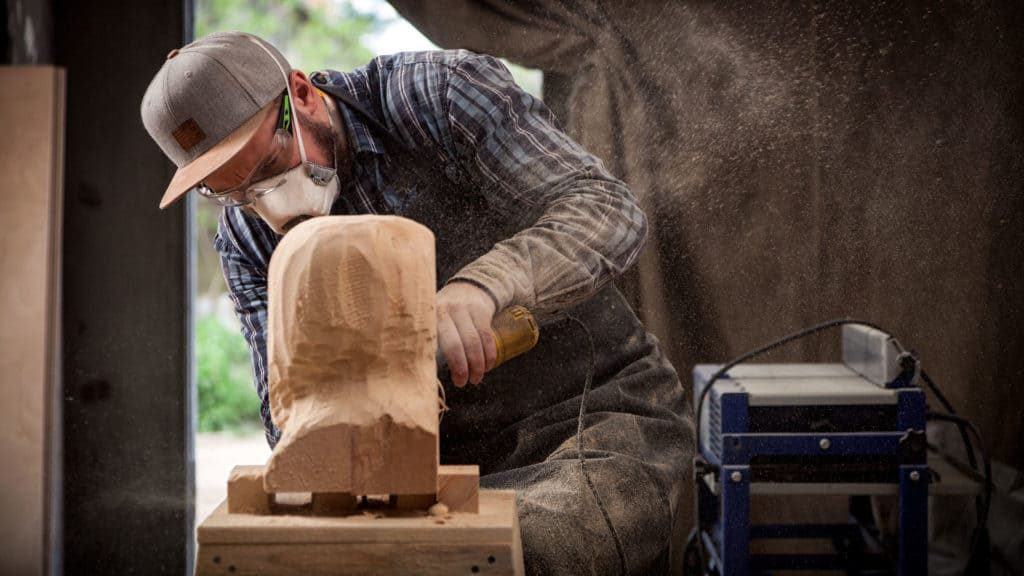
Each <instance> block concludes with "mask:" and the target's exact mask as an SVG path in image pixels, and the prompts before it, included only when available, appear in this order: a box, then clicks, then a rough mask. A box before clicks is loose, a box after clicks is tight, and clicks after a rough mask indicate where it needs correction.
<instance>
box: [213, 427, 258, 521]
mask: <svg viewBox="0 0 1024 576" xmlns="http://www.w3.org/2000/svg"><path fill="white" fill-rule="evenodd" d="M269 457H270V447H269V446H267V440H266V438H265V437H264V436H263V431H262V430H257V431H254V432H251V433H247V434H237V433H230V432H212V433H203V434H197V435H196V525H198V524H199V523H200V522H202V521H203V519H204V518H206V517H207V516H208V515H209V514H210V512H213V509H214V508H216V507H217V505H218V504H220V503H221V501H222V500H224V498H225V497H226V496H227V481H228V474H230V473H231V469H232V468H233V467H235V466H236V465H239V464H264V463H265V462H266V461H267V458H269Z"/></svg>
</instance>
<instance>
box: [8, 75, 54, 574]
mask: <svg viewBox="0 0 1024 576" xmlns="http://www.w3.org/2000/svg"><path fill="white" fill-rule="evenodd" d="M63 122H64V73H63V71H62V70H60V69H58V68H53V67H26V68H20V67H15V68H0V134H3V135H4V137H3V138H2V139H0V573H4V574H24V575H31V574H44V573H46V572H47V568H48V562H47V549H48V543H49V542H50V541H51V539H52V537H53V531H52V530H51V528H50V527H51V525H52V524H51V522H52V518H53V514H52V513H53V510H52V509H51V507H50V502H51V501H52V495H53V490H52V488H51V486H52V484H51V482H52V481H53V480H54V479H55V475H56V470H54V469H53V467H51V466H50V462H51V461H53V462H56V461H57V460H56V459H55V453H54V451H55V446H54V445H53V444H52V441H53V440H55V439H57V438H59V435H58V434H57V433H56V429H55V426H56V425H58V423H59V419H58V418H56V417H55V416H56V415H55V413H54V412H53V410H54V408H55V403H54V402H55V400H56V399H57V398H59V396H58V381H59V374H60V372H59V358H60V350H59V342H60V338H59V324H58V322H59V318H60V315H59V308H60V293H59V288H60V281H59V280H60V245H61V243H60V232H61V204H62V193H61V179H62V175H63V158H62V154H63Z"/></svg>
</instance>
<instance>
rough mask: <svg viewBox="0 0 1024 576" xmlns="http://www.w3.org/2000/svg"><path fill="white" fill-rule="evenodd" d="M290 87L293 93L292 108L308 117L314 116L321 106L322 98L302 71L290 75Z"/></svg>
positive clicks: (293, 71) (295, 71) (292, 72)
mask: <svg viewBox="0 0 1024 576" xmlns="http://www.w3.org/2000/svg"><path fill="white" fill-rule="evenodd" d="M288 85H289V87H290V88H291V92H292V107H293V108H296V109H298V110H299V111H301V112H302V113H303V114H305V115H307V116H313V115H314V114H315V113H316V111H317V109H318V108H319V106H320V98H319V97H318V96H317V93H316V90H315V89H313V85H312V84H310V82H309V78H306V75H305V74H303V73H302V71H301V70H292V71H291V72H290V73H288Z"/></svg>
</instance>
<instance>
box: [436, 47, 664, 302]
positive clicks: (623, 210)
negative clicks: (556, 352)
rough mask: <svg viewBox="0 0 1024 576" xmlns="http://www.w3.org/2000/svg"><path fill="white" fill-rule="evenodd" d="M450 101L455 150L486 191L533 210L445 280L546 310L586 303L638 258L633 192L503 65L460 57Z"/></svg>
mask: <svg viewBox="0 0 1024 576" xmlns="http://www.w3.org/2000/svg"><path fill="white" fill-rule="evenodd" d="M447 101H448V102H447V105H448V114H447V119H448V122H449V124H450V129H451V134H452V139H453V141H454V144H455V147H456V150H457V151H458V153H459V155H460V157H461V160H462V163H463V165H464V166H465V168H466V169H467V170H469V171H471V172H473V173H474V175H475V176H476V178H477V180H479V181H482V182H484V186H483V190H482V191H483V193H484V194H487V195H488V196H490V198H489V199H490V200H491V201H493V202H494V203H496V204H497V205H501V206H510V205H511V206H516V207H517V209H519V210H521V211H522V212H525V213H530V214H534V215H537V216H536V217H535V220H534V221H532V224H529V223H528V225H526V226H525V227H524V228H523V229H522V230H520V231H519V232H518V233H516V234H515V235H514V236H512V237H511V238H508V239H506V240H503V241H501V242H499V243H497V244H495V246H494V247H493V249H491V250H490V251H489V252H487V253H485V254H484V255H483V256H481V257H480V258H478V259H476V260H474V261H473V262H471V263H470V264H468V265H467V266H465V267H464V268H463V269H461V270H460V271H458V272H457V273H456V274H455V275H454V276H453V277H452V279H451V280H450V281H458V280H461V281H468V282H471V283H474V284H476V285H478V286H481V287H483V288H484V289H486V290H487V291H488V292H489V293H490V294H491V297H492V298H494V300H495V303H496V304H497V306H498V309H499V310H501V309H503V308H505V307H507V306H509V305H512V304H522V305H524V306H526V307H527V308H530V309H531V310H533V311H534V312H535V313H538V314H542V315H544V314H551V313H557V312H558V311H560V310H561V309H564V308H568V307H570V306H572V305H573V304H576V303H578V302H580V301H582V300H585V299H586V298H588V297H589V296H591V295H593V294H594V293H595V292H597V290H598V289H599V288H601V287H602V286H603V285H604V284H605V283H607V282H608V281H610V280H612V279H614V278H616V277H617V276H619V275H621V274H622V273H623V272H624V271H625V270H626V269H628V268H629V267H630V266H631V265H632V264H633V263H634V262H635V261H636V258H637V256H638V255H639V253H640V249H641V248H642V247H643V243H644V240H645V236H646V233H647V220H646V217H645V216H644V213H643V211H642V210H641V208H640V207H639V205H638V204H637V202H636V199H635V198H634V196H633V195H632V193H631V192H630V191H629V189H628V188H627V187H626V185H625V184H624V183H623V182H622V181H620V180H618V179H616V178H614V177H613V176H612V175H611V174H610V173H609V172H608V170H607V169H605V167H604V165H603V164H602V163H601V161H600V160H599V159H598V158H597V157H595V156H594V155H592V154H590V153H588V152H587V151H586V150H584V149H583V148H582V147H581V146H580V145H579V144H577V143H576V142H575V141H573V140H572V139H571V138H570V137H569V136H567V135H566V134H565V133H564V132H562V130H561V129H560V128H559V127H558V125H557V122H556V120H555V118H554V115H553V114H552V113H551V112H550V111H549V110H548V108H547V107H546V106H545V105H544V103H543V102H541V101H540V100H538V99H536V98H534V97H533V96H531V95H530V94H529V93H527V92H525V91H523V90H522V89H521V88H519V87H518V86H517V85H516V84H515V82H514V80H513V79H512V76H511V74H510V73H509V71H508V69H506V68H505V66H504V65H503V64H501V62H500V61H498V60H497V59H495V58H493V57H490V56H484V55H473V56H470V57H467V58H465V59H463V60H462V61H461V62H460V63H459V64H458V66H456V67H454V68H452V70H451V73H450V76H449V82H448V89H447Z"/></svg>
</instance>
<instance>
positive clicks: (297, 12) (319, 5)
mask: <svg viewBox="0 0 1024 576" xmlns="http://www.w3.org/2000/svg"><path fill="white" fill-rule="evenodd" d="M195 14H196V38H199V37H202V36H205V35H207V34H210V33H212V32H222V31H227V30H238V31H241V32H250V33H252V34H256V35H257V36H260V37H261V38H264V39H266V40H267V41H268V42H270V43H271V44H273V45H274V46H276V47H277V48H278V49H279V50H281V52H282V53H283V54H284V55H285V57H286V58H288V62H289V63H290V64H291V65H292V66H293V67H295V68H298V69H299V70H303V71H305V72H311V71H313V70H318V69H320V68H333V69H337V70H351V69H352V68H356V67H358V66H361V65H363V64H366V63H367V62H369V61H370V60H371V59H372V58H373V56H374V54H373V53H371V52H370V51H369V50H367V49H366V48H365V47H364V46H363V44H362V38H363V36H365V35H366V34H369V33H371V32H373V31H374V30H376V29H377V28H378V26H380V25H381V22H380V21H379V19H378V18H377V17H376V16H375V15H374V14H372V13H368V12H360V11H359V10H356V9H355V8H354V7H353V6H352V5H351V3H349V2H315V1H311V0H196V4H195Z"/></svg>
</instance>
